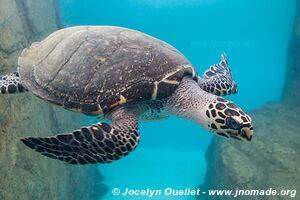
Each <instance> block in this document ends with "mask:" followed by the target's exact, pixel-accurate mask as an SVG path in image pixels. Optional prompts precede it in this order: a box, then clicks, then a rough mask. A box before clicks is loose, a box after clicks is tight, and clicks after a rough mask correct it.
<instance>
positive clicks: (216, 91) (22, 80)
mask: <svg viewBox="0 0 300 200" xmlns="http://www.w3.org/2000/svg"><path fill="white" fill-rule="evenodd" d="M18 65H19V68H18V71H17V72H14V73H12V74H9V75H5V76H2V77H1V78H0V90H1V93H16V92H25V91H30V92H32V93H33V94H35V95H36V96H38V97H39V98H41V99H44V100H46V101H48V102H51V103H53V104H56V105H58V106H62V107H63V108H66V109H68V110H72V111H76V112H80V113H83V114H86V115H91V116H95V117H98V118H100V119H108V120H111V121H112V123H111V124H108V123H97V124H94V125H91V126H88V127H83V128H81V129H79V130H75V131H73V132H72V133H65V134H58V135H55V136H50V137H25V138H22V139H21V140H22V141H23V143H24V144H25V145H27V146H28V147H30V148H32V149H34V150H36V151H38V152H40V153H41V154H42V155H44V156H48V157H50V158H54V159H58V160H62V161H65V162H67V163H70V164H92V163H109V162H112V161H114V160H118V159H120V158H122V157H124V156H126V155H127V154H129V153H130V152H131V151H132V150H134V149H135V148H136V146H137V144H138V142H139V138H140V136H139V132H138V120H154V119H161V118H163V117H166V116H168V115H169V114H172V115H176V116H179V117H183V118H187V119H190V120H192V121H195V122H196V123H198V124H200V125H202V126H203V127H205V128H206V129H207V130H208V131H211V132H215V133H217V134H218V135H221V136H225V137H231V138H235V139H238V140H241V139H246V140H248V141H250V140H251V138H252V135H253V126H252V124H251V118H250V117H249V116H248V115H247V114H245V112H243V111H242V110H241V109H240V108H239V107H238V106H236V105H235V104H234V103H232V102H230V101H228V100H226V99H224V98H223V97H221V96H224V95H228V94H232V93H236V92H237V86H236V84H235V82H234V80H233V78H232V74H231V71H230V69H229V66H228V63H227V60H226V57H225V55H224V54H222V59H221V61H220V63H218V64H215V65H212V66H211V67H210V68H209V69H208V70H206V71H205V73H204V75H203V77H202V78H200V77H199V76H198V75H197V71H196V70H195V68H194V67H193V66H192V64H191V63H190V62H189V61H188V60H187V59H186V58H185V57H184V56H183V55H182V54H181V53H180V52H179V51H178V50H176V49H175V48H174V47H172V46H171V45H169V44H167V43H165V42H163V41H161V40H158V39H156V38H154V37H151V36H149V35H147V34H144V33H142V32H139V31H135V30H131V29H127V28H121V27H114V26H77V27H70V28H64V29H61V30H58V31H56V32H54V33H52V34H51V35H49V36H48V37H47V38H46V39H44V40H42V41H41V42H36V43H33V44H32V45H31V46H30V47H29V48H28V49H25V50H24V51H23V52H22V54H21V56H20V57H19V60H18Z"/></svg>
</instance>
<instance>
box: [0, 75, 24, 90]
mask: <svg viewBox="0 0 300 200" xmlns="http://www.w3.org/2000/svg"><path fill="white" fill-rule="evenodd" d="M25 91H26V89H25V88H24V87H23V85H21V84H20V77H19V73H18V72H13V73H11V74H8V75H4V76H1V77H0V94H5V93H9V94H12V93H16V92H25Z"/></svg>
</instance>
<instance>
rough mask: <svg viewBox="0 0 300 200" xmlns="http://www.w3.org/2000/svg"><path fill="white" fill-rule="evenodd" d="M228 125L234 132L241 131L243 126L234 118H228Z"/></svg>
mask: <svg viewBox="0 0 300 200" xmlns="http://www.w3.org/2000/svg"><path fill="white" fill-rule="evenodd" d="M226 125H227V126H228V127H229V128H231V129H234V130H239V129H240V128H241V124H240V123H239V122H237V121H236V120H235V119H233V118H232V117H227V118H226Z"/></svg>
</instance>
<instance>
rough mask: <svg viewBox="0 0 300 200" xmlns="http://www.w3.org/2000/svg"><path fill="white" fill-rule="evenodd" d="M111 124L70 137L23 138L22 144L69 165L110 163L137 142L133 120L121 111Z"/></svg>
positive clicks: (73, 134)
mask: <svg viewBox="0 0 300 200" xmlns="http://www.w3.org/2000/svg"><path fill="white" fill-rule="evenodd" d="M112 119H113V123H112V124H111V125H109V124H107V123H97V124H94V125H92V126H89V127H84V128H81V129H80V130H76V131H74V132H73V133H66V134H59V135H55V136H52V137H45V138H41V137H25V138H22V139H21V140H22V142H23V143H24V144H25V145H26V146H28V147H30V148H32V149H34V150H36V151H38V152H40V153H41V154H42V155H44V156H47V157H50V158H53V159H58V160H62V161H65V162H67V163H70V164H95V163H110V162H112V161H114V160H118V159H120V158H122V157H124V156H126V155H128V154H129V153H130V152H131V151H133V150H134V149H135V148H136V146H137V144H138V142H139V133H138V128H137V117H136V116H135V115H134V114H131V113H127V112H125V110H124V109H122V110H121V111H118V112H114V114H113V116H112Z"/></svg>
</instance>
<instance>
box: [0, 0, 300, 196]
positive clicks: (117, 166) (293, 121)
mask: <svg viewBox="0 0 300 200" xmlns="http://www.w3.org/2000/svg"><path fill="white" fill-rule="evenodd" d="M299 8H300V6H299V2H298V1H296V0H286V1H283V0H273V1H270V0H264V1H258V0H255V1H253V0H244V1H234V0H165V1H162V0H152V1H151V0H140V1H137V0H136V1H134V0H122V1H121V0H116V1H104V0H101V1H97V0H85V1H80V0H61V1H55V0H41V1H36V0H24V1H20V0H1V1H0V28H1V29H0V72H1V74H4V73H8V72H11V71H14V70H15V69H16V61H17V57H18V55H19V54H20V52H21V50H22V49H23V48H25V47H27V46H29V45H30V43H32V42H34V41H36V40H40V39H42V38H44V37H45V36H46V35H48V34H49V33H51V32H53V31H55V30H56V29H59V28H62V27H69V26H76V25H113V26H122V27H127V28H132V29H136V30H139V31H142V32H145V33H147V34H149V35H152V36H154V37H157V38H159V39H161V40H164V41H166V42H168V43H169V44H171V45H173V46H174V47H176V48H177V49H178V50H179V51H181V52H182V53H183V54H184V55H185V56H186V57H187V58H188V59H189V61H190V62H191V63H192V64H193V65H194V66H195V68H196V69H197V70H198V73H199V74H200V75H201V74H202V73H203V72H204V71H205V70H206V69H207V68H208V67H209V66H210V65H212V64H215V63H218V62H219V61H220V55H221V53H224V52H225V53H226V55H227V57H228V62H229V64H230V67H231V70H232V73H233V76H234V79H235V81H236V83H237V84H238V90H239V91H238V94H236V95H232V96H229V97H226V98H228V99H230V100H232V101H234V102H235V103H236V104H238V105H239V106H240V107H242V108H243V109H245V110H246V111H248V112H250V115H251V117H252V119H253V121H254V128H255V132H254V137H253V141H252V142H251V143H245V142H238V141H232V140H226V139H223V138H220V137H217V136H214V135H212V134H210V133H207V132H206V131H205V130H204V129H203V128H201V127H199V126H198V125H196V124H194V123H192V122H189V121H187V120H183V119H178V118H176V117H170V118H168V119H165V120H162V121H154V122H151V123H141V124H140V133H141V142H140V144H139V146H138V148H137V149H136V150H135V151H134V152H133V153H131V154H130V155H129V156H127V157H124V158H123V159H121V160H119V161H117V162H114V163H112V164H107V165H96V166H95V165H94V166H70V165H67V164H64V163H62V162H57V161H55V160H51V159H47V158H44V157H42V156H39V155H37V154H36V153H35V152H33V151H30V150H28V149H26V148H25V147H24V146H23V145H22V144H20V142H19V140H18V138H19V137H21V136H25V135H41V134H44V135H45V136H46V135H54V134H57V133H60V132H66V131H71V130H73V129H77V128H79V127H80V126H83V125H89V124H91V123H95V122H96V121H97V120H95V119H94V118H89V117H85V116H82V115H79V114H77V113H72V112H70V111H65V110H63V109H61V108H58V107H54V106H52V105H49V104H47V103H46V102H43V101H41V100H39V99H37V98H36V97H33V96H32V95H30V94H17V95H16V96H1V97H0V113H1V115H0V130H1V133H0V172H1V173H0V199H126V198H125V197H122V196H113V195H112V193H111V191H112V189H113V188H120V189H122V190H124V188H131V189H147V188H152V189H163V188H166V187H172V188H177V189H183V188H186V187H188V188H195V189H196V188H201V189H211V188H215V189H223V188H229V189H234V188H237V187H238V188H241V189H242V188H245V189H252V188H256V189H268V188H270V187H273V188H280V189H295V188H298V189H299V187H300V175H299V174H300V169H299V166H300V156H299V155H300V154H299V151H300V138H299V137H300V133H299V128H298V124H299V122H300V116H299V113H300V106H299V100H300V97H299V95H300V91H299V90H300V89H299V88H300V86H299V83H300V82H299V78H300V74H299V64H300V60H299V58H298V55H299V52H300V48H299V45H298V44H299V41H300V35H299V31H298V29H299V28H300V27H299V23H298V22H300V21H299V19H300V18H299V16H298V9H299ZM16 97H17V98H16ZM144 198H148V197H144ZM153 198H155V199H173V198H174V196H169V197H166V196H160V197H153ZM195 198H198V199H206V198H207V199H227V198H226V197H217V196H214V197H208V196H199V197H195V196H184V197H177V198H176V199H195ZM243 198H245V199H261V198H259V197H254V196H252V197H239V198H236V199H243ZM284 198H286V197H282V196H279V197H277V196H275V197H268V198H266V199H284ZM296 198H297V197H296ZM298 198H299V197H298ZM130 199H143V197H141V196H131V197H130ZM228 199H230V198H228ZM287 199H288V198H287Z"/></svg>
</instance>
